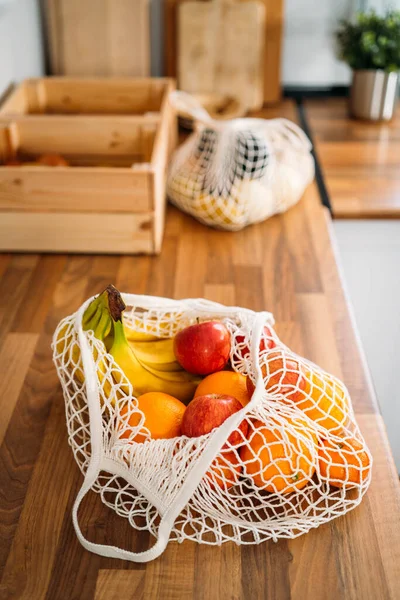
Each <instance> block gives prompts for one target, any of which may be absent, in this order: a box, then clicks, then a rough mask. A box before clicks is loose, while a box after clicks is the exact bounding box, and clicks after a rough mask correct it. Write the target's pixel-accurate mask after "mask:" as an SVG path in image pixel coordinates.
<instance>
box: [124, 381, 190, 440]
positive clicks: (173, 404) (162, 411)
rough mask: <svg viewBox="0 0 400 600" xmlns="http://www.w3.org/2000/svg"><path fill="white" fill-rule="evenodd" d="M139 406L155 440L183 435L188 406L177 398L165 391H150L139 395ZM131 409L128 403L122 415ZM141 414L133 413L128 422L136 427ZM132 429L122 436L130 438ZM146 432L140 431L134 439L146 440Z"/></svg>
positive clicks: (146, 425) (145, 423) (145, 425)
mask: <svg viewBox="0 0 400 600" xmlns="http://www.w3.org/2000/svg"><path fill="white" fill-rule="evenodd" d="M137 401H138V408H139V410H141V411H142V413H143V414H144V417H145V421H144V427H146V428H147V429H148V430H149V432H150V436H151V438H152V439H153V440H159V439H168V438H174V437H177V436H179V435H181V423H182V419H183V414H184V412H185V410H186V406H185V405H184V404H183V403H182V402H181V401H180V400H178V399H177V398H174V397H173V396H169V395H168V394H164V393H163V392H148V393H147V394H143V395H142V396H139V398H138V399H137ZM128 411H129V407H128V405H127V404H126V405H125V406H124V407H123V408H122V410H121V417H122V416H123V415H125V414H126V413H127V412H128ZM140 417H141V416H140V414H139V413H137V412H134V413H132V415H131V416H130V417H129V420H128V424H129V426H130V427H136V426H137V425H139V423H140ZM130 434H131V431H130V430H129V429H128V430H125V431H123V432H122V433H121V434H120V437H121V438H129V436H130ZM146 439H147V438H146V435H145V433H144V432H142V433H141V432H139V433H137V434H136V435H135V437H134V438H133V439H132V441H133V442H144V441H145V440H146Z"/></svg>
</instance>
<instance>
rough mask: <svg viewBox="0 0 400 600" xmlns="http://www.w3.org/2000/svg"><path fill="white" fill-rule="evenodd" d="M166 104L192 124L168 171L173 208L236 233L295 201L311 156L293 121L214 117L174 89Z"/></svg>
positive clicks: (309, 178)
mask: <svg viewBox="0 0 400 600" xmlns="http://www.w3.org/2000/svg"><path fill="white" fill-rule="evenodd" d="M171 102H172V104H173V105H175V106H176V107H179V108H180V109H181V110H184V111H185V112H186V113H188V114H190V115H191V116H192V117H193V118H194V120H195V123H196V130H195V131H194V133H193V134H192V135H191V136H190V137H189V138H188V139H187V140H186V141H185V142H184V143H183V144H182V146H180V147H179V148H178V149H177V150H176V152H175V154H174V155H173V157H172V161H171V165H170V169H169V175H168V179H167V195H168V197H169V199H170V200H171V202H172V203H173V204H175V205H176V206H177V207H178V208H180V209H182V210H183V211H184V212H187V213H189V214H190V215H192V216H193V217H195V218H196V219H198V220H199V221H201V222H202V223H205V224H206V225H211V226H212V227H217V228H221V229H228V230H232V231H235V230H238V229H242V228H243V227H245V226H246V225H250V224H251V223H257V222H258V221H264V220H265V219H267V218H268V217H271V216H272V215H274V214H276V213H281V212H284V211H286V210H287V209H288V208H290V207H291V206H293V205H294V204H296V202H298V201H299V200H300V198H301V196H302V194H303V192H304V190H305V188H306V187H307V185H308V184H309V183H310V182H311V181H312V179H313V177H314V159H313V157H312V155H311V143H310V141H309V139H308V138H307V136H306V135H305V134H304V132H303V131H302V130H301V129H300V127H298V126H297V125H296V124H295V123H293V122H291V121H289V120H287V119H271V120H266V119H250V118H248V119H247V118H244V119H233V120H231V121H218V120H213V119H211V117H210V116H209V114H208V113H207V111H205V110H204V109H203V108H202V107H201V105H199V104H198V103H197V102H196V101H195V100H194V99H193V98H192V97H191V96H190V95H189V94H186V93H184V92H173V93H172V94H171Z"/></svg>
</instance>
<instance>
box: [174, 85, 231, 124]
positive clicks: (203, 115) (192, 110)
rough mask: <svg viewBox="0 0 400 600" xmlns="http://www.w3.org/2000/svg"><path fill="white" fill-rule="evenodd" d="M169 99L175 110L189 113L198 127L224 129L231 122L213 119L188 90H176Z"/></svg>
mask: <svg viewBox="0 0 400 600" xmlns="http://www.w3.org/2000/svg"><path fill="white" fill-rule="evenodd" d="M169 99H170V103H171V105H172V106H173V107H174V108H175V110H177V111H181V112H184V113H187V114H188V115H190V116H191V117H192V118H193V120H194V122H195V125H196V127H199V126H200V127H201V126H203V127H206V126H207V125H208V126H210V127H212V129H224V128H225V127H226V125H227V123H230V122H231V121H218V120H216V119H213V118H212V117H211V116H210V115H209V113H208V112H207V111H206V109H205V108H204V107H203V106H202V105H201V104H200V102H199V101H198V100H197V99H196V98H194V97H193V96H192V95H191V94H188V93H187V92H182V91H180V90H175V91H173V92H171V93H170V96H169Z"/></svg>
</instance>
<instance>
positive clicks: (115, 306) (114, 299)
mask: <svg viewBox="0 0 400 600" xmlns="http://www.w3.org/2000/svg"><path fill="white" fill-rule="evenodd" d="M105 291H106V292H107V296H108V309H109V311H110V315H111V318H112V320H113V321H114V322H117V321H121V324H122V313H123V312H124V310H125V308H126V306H125V302H124V301H123V300H122V296H121V294H120V293H119V291H118V290H117V288H115V287H114V286H113V285H111V284H110V285H108V286H107V287H106V289H105Z"/></svg>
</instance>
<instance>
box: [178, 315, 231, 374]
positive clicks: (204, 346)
mask: <svg viewBox="0 0 400 600" xmlns="http://www.w3.org/2000/svg"><path fill="white" fill-rule="evenodd" d="M230 351H231V336H230V333H229V331H228V330H227V328H226V327H225V325H224V324H223V323H220V322H219V321H205V322H204V323H197V324H196V325H191V326H190V327H186V329H183V330H182V331H180V332H179V333H177V334H176V336H175V339H174V352H175V356H176V359H177V361H178V362H179V364H180V365H181V366H182V367H183V368H184V369H185V370H186V371H189V373H194V374H195V375H209V374H210V373H215V371H221V369H223V368H224V367H225V365H226V364H227V362H228V360H229V353H230Z"/></svg>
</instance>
